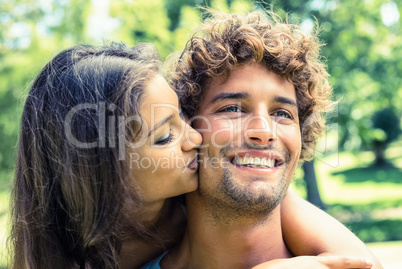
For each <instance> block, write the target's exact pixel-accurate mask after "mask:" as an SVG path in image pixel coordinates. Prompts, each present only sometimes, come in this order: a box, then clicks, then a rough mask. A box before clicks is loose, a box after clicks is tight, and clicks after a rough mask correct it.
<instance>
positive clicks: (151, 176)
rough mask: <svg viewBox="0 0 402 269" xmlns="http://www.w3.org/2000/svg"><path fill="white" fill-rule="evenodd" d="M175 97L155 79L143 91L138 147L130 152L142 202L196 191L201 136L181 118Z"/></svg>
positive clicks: (173, 93)
mask: <svg viewBox="0 0 402 269" xmlns="http://www.w3.org/2000/svg"><path fill="white" fill-rule="evenodd" d="M178 105H179V104H178V98H177V95H176V93H175V92H174V91H173V90H172V89H171V88H170V87H169V85H168V83H167V82H166V80H165V79H164V78H163V77H162V76H160V75H158V76H156V77H155V78H153V79H152V80H151V81H150V82H149V83H148V85H147V87H146V88H145V92H144V95H143V98H142V101H141V107H140V113H141V117H142V120H143V124H142V130H141V132H140V137H138V138H139V139H136V141H139V142H137V143H138V144H139V146H138V147H134V148H132V149H131V150H130V153H129V156H128V158H129V161H130V167H131V169H132V171H133V173H134V178H135V180H136V181H137V183H138V185H139V187H140V189H141V193H142V199H143V201H144V202H154V201H158V200H162V199H166V198H170V197H174V196H177V195H181V194H184V193H187V192H192V191H194V190H195V189H197V187H198V173H197V168H198V163H197V150H196V147H197V146H199V145H200V144H201V142H202V138H201V135H200V134H199V133H198V132H196V131H195V130H194V129H192V128H191V127H190V126H189V125H187V123H185V122H184V121H183V120H182V118H181V117H180V111H179V108H178Z"/></svg>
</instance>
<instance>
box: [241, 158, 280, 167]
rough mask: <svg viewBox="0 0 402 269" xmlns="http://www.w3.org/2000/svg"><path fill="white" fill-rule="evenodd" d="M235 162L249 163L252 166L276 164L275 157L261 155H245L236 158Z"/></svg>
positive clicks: (271, 165)
mask: <svg viewBox="0 0 402 269" xmlns="http://www.w3.org/2000/svg"><path fill="white" fill-rule="evenodd" d="M234 162H235V164H237V165H247V166H252V167H262V168H272V167H274V165H275V159H267V158H259V157H254V158H253V157H243V158H235V161H234Z"/></svg>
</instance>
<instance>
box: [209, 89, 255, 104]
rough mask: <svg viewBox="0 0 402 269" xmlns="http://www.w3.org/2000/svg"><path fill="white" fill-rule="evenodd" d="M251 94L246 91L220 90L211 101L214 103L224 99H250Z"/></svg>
mask: <svg viewBox="0 0 402 269" xmlns="http://www.w3.org/2000/svg"><path fill="white" fill-rule="evenodd" d="M250 98H251V95H250V94H249V93H248V92H222V93H220V94H218V95H216V96H215V97H214V98H213V99H212V101H211V103H216V102H218V101H221V100H226V99H235V100H236V99H237V100H238V99H250Z"/></svg>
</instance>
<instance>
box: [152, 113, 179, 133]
mask: <svg viewBox="0 0 402 269" xmlns="http://www.w3.org/2000/svg"><path fill="white" fill-rule="evenodd" d="M173 117H174V115H173V114H172V115H170V116H168V117H166V118H164V119H163V120H161V121H160V122H158V123H157V124H155V126H154V128H152V130H151V131H150V132H149V134H148V137H149V136H151V134H153V133H154V132H155V131H156V130H157V129H158V128H160V127H161V126H163V125H164V124H165V123H166V122H168V121H170V120H171V119H173Z"/></svg>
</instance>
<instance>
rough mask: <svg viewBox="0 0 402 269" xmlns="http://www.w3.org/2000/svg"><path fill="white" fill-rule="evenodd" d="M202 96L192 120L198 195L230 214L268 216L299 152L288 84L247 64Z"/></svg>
mask: <svg viewBox="0 0 402 269" xmlns="http://www.w3.org/2000/svg"><path fill="white" fill-rule="evenodd" d="M204 97H205V98H204V100H203V101H202V103H201V105H200V108H199V110H198V113H197V117H196V119H195V121H194V127H195V128H196V129H197V130H198V131H199V132H201V134H202V136H203V146H202V148H201V149H200V160H201V163H200V168H199V169H200V185H199V194H200V195H201V196H205V198H206V200H209V201H210V202H211V203H212V204H214V205H217V206H218V207H222V208H224V207H231V208H233V210H235V211H236V212H239V209H240V208H242V207H244V208H245V209H246V210H247V212H252V210H251V208H254V210H256V211H257V212H259V213H257V212H256V213H257V214H267V213H269V212H271V211H272V209H274V208H275V207H276V206H277V205H278V204H279V203H280V201H281V200H282V198H283V196H284V194H285V193H286V190H287V187H288V185H289V183H290V180H291V178H292V176H293V173H294V170H295V168H296V166H297V162H298V160H299V156H300V151H301V134H300V127H299V119H298V109H297V103H296V94H295V90H294V87H293V85H292V84H291V83H289V82H288V81H285V80H283V79H282V78H280V77H279V76H277V75H276V74H274V73H272V72H270V71H268V70H267V69H266V68H265V67H264V66H262V65H259V64H255V63H250V64H247V65H245V66H241V67H238V68H237V69H235V70H234V71H233V72H232V73H231V76H230V77H229V79H227V80H226V81H225V80H223V79H216V80H215V81H213V82H212V84H211V85H210V87H209V88H208V89H207V92H206V93H205V96H204ZM242 214H243V213H242Z"/></svg>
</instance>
